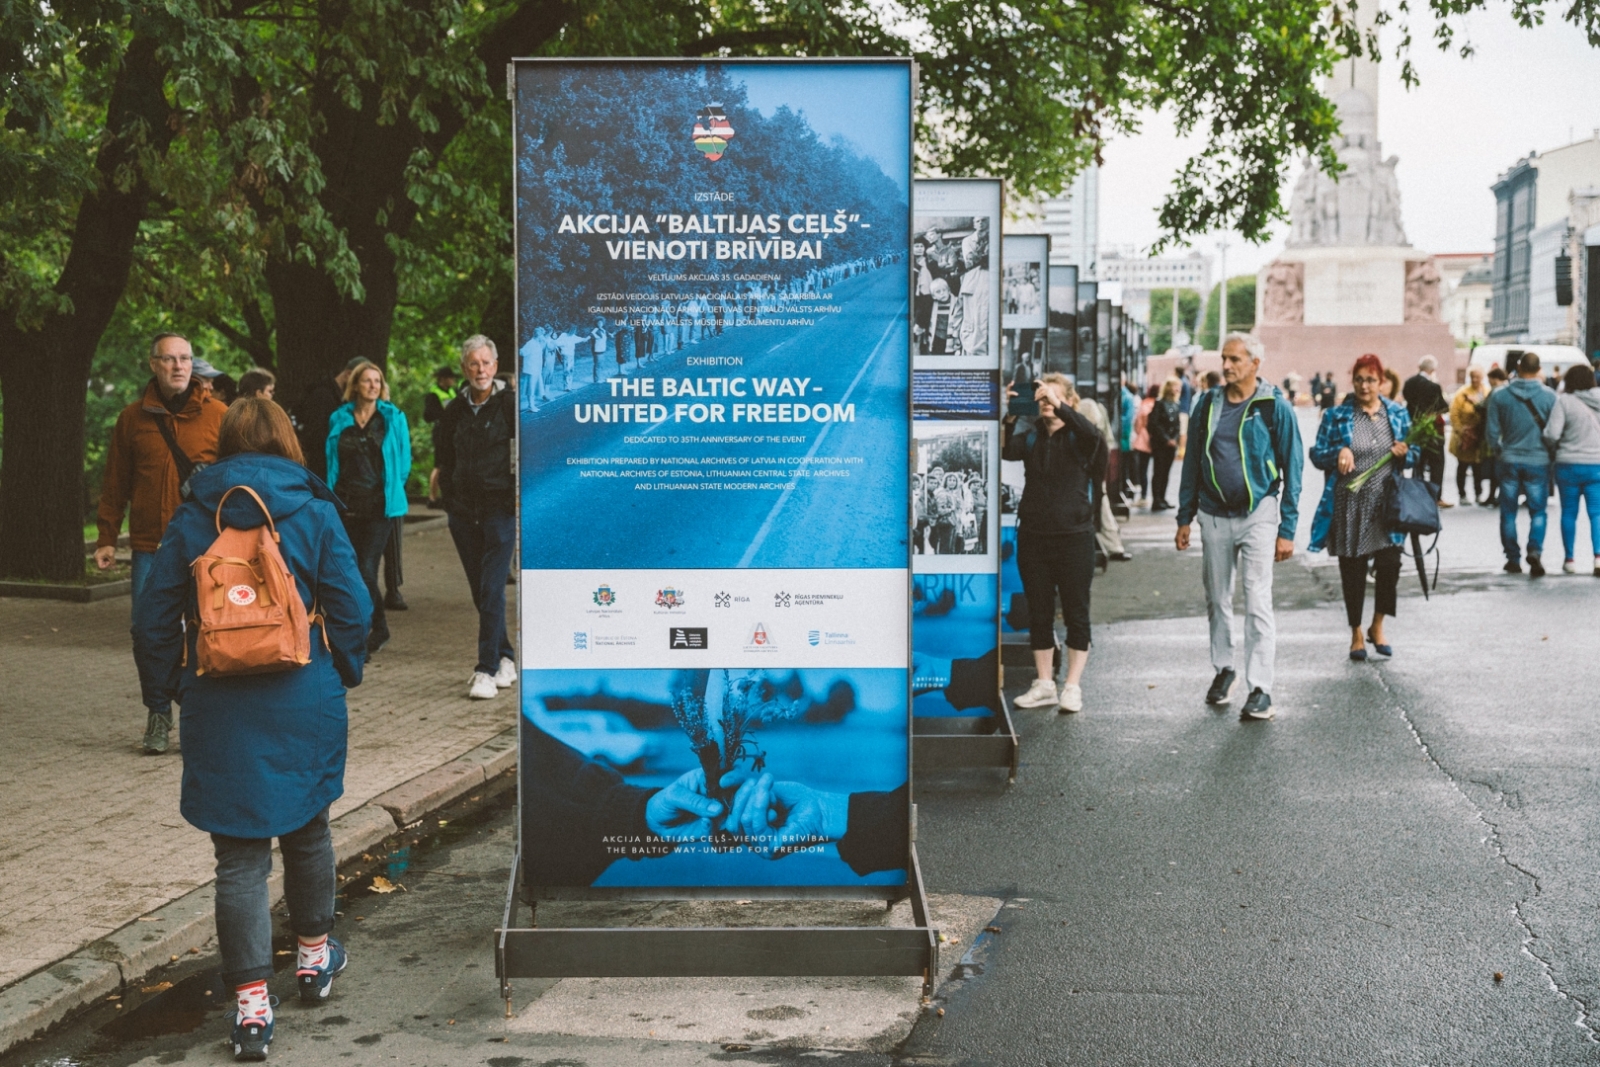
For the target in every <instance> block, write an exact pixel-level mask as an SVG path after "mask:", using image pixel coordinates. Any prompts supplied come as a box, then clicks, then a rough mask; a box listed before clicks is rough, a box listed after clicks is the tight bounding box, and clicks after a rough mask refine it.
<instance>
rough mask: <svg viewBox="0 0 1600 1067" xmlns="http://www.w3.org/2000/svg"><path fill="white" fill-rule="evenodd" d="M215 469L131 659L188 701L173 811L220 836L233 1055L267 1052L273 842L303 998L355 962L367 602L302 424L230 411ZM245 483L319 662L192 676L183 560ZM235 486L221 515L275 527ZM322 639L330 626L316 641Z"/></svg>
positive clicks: (184, 524)
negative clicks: (355, 709)
mask: <svg viewBox="0 0 1600 1067" xmlns="http://www.w3.org/2000/svg"><path fill="white" fill-rule="evenodd" d="M217 454H218V456H219V459H218V461H217V462H216V463H214V464H212V465H211V466H209V467H207V468H205V469H204V470H202V471H199V472H197V473H196V474H195V475H194V478H193V480H192V482H191V483H190V484H191V486H192V488H193V498H192V499H190V500H188V501H186V502H184V503H183V504H182V505H181V506H179V508H178V510H177V511H176V512H175V513H174V514H173V516H172V523H171V525H169V526H168V527H167V529H166V533H165V534H164V535H163V536H162V540H161V547H160V549H159V550H158V551H157V552H156V558H155V562H154V564H153V569H152V573H151V575H150V579H149V585H148V586H147V592H146V595H145V596H144V597H143V598H142V599H141V600H140V601H139V603H138V604H136V605H135V606H134V619H133V633H134V655H135V657H136V658H137V659H138V660H139V663H140V666H141V668H142V669H146V670H148V672H149V677H150V678H152V679H154V680H155V683H156V684H157V685H158V686H159V687H160V688H161V689H162V691H163V692H164V693H165V694H167V695H168V696H169V697H170V698H171V699H172V700H173V701H174V702H176V703H177V704H179V705H180V706H181V714H180V718H179V729H180V731H181V749H182V754H183V786H182V794H181V800H180V803H179V811H180V812H181V813H182V815H183V817H184V819H185V820H187V821H188V822H189V823H191V824H192V825H194V826H196V827H198V828H199V829H201V830H204V831H205V832H207V833H209V834H210V835H211V840H212V844H213V847H214V849H215V851H216V856H217V886H216V917H217V944H218V947H219V949H220V950H221V953H222V979H223V981H224V982H226V983H228V985H229V986H230V987H231V988H232V989H234V990H235V993H236V996H237V1000H238V1011H237V1014H236V1015H235V1017H234V1018H235V1022H234V1028H233V1035H232V1043H233V1047H234V1055H235V1057H236V1058H238V1059H254V1060H259V1059H264V1058H265V1057H266V1052H267V1046H268V1045H270V1043H271V1041H272V1032H273V1016H272V1006H271V1001H270V1000H269V998H268V996H267V979H268V978H270V977H271V975H272V916H271V913H270V911H269V908H268V905H269V897H268V891H267V878H268V876H269V875H270V874H271V871H272V839H273V838H274V837H276V838H277V839H278V842H279V845H280V847H281V848H282V851H283V865H284V898H285V900H286V901H287V903H288V905H289V918H290V925H291V926H292V928H293V929H294V932H295V935H296V937H297V938H298V941H299V953H298V959H297V961H296V963H297V967H296V972H297V981H298V984H299V989H300V996H301V998H302V999H306V1000H312V1001H318V1000H321V999H322V998H324V997H326V996H327V994H328V989H329V988H330V987H331V985H332V982H333V976H334V975H335V974H337V973H338V972H339V971H340V970H342V969H343V968H344V965H345V962H346V956H345V953H344V949H343V947H342V946H341V945H340V944H339V943H338V941H336V940H334V939H333V938H331V937H329V936H328V934H329V931H331V930H332V929H333V919H334V912H333V905H334V892H335V882H334V856H333V841H332V838H331V836H330V834H329V830H328V806H329V805H330V804H332V803H333V801H334V800H336V799H338V797H339V796H340V795H341V794H342V793H343V792H344V765H345V749H346V745H347V740H346V737H347V729H348V720H347V716H346V709H345V690H346V689H347V688H353V687H355V686H357V685H360V684H361V672H362V666H363V664H364V663H365V661H366V655H367V621H368V619H370V618H371V617H372V603H371V600H370V598H369V595H368V593H367V588H366V585H365V583H364V582H363V581H362V576H361V573H360V571H359V569H358V568H357V565H356V557H355V552H354V551H353V550H352V549H351V547H350V539H349V537H348V536H346V534H345V531H344V526H343V524H342V523H341V522H340V520H339V510H340V509H339V502H338V499H337V498H336V497H335V496H334V495H333V493H332V492H330V491H329V489H328V487H327V486H326V485H324V484H323V483H322V481H321V479H319V478H318V477H317V476H316V475H314V474H312V473H311V472H310V471H308V470H307V469H306V468H305V467H304V466H303V465H302V462H301V452H300V445H299V443H298V442H297V441H296V439H295V433H294V427H293V426H292V425H291V424H290V422H289V416H288V415H286V414H285V413H284V411H283V409H282V408H280V407H278V405H277V404H275V403H273V402H272V401H270V400H263V399H259V398H249V399H244V400H240V401H238V402H237V403H235V404H234V405H233V406H232V407H230V408H229V409H228V413H227V415H226V416H225V417H224V418H223V421H222V428H221V431H220V434H219V439H218V445H217ZM237 485H246V486H249V487H250V488H251V489H253V490H254V491H255V492H256V493H257V494H258V495H259V496H260V497H261V499H262V501H263V502H264V503H265V504H266V507H267V510H268V511H269V512H270V513H271V518H272V522H273V524H274V526H275V528H276V530H277V533H278V537H279V541H278V548H279V550H280V551H281V552H282V554H283V559H284V562H285V564H286V565H287V566H288V568H289V571H290V572H291V573H292V574H293V576H294V579H295V585H296V587H297V588H298V591H299V593H300V598H301V600H302V601H304V603H305V605H306V610H307V614H308V615H309V614H311V613H312V612H313V610H315V611H317V612H320V615H321V619H320V622H317V623H313V625H312V635H311V662H310V663H308V664H306V665H305V666H303V667H298V668H293V669H290V670H286V671H279V672H275V673H271V674H254V675H242V676H241V675H230V676H224V677H218V676H216V675H199V674H196V672H195V666H196V662H197V659H196V654H195V648H194V646H195V636H196V633H197V627H195V626H192V625H191V626H187V627H186V626H185V619H186V618H190V619H192V618H195V617H196V616H197V613H198V607H197V605H196V603H195V591H194V581H193V579H192V577H191V574H190V567H191V566H192V564H193V563H194V561H195V560H196V559H197V558H199V557H200V556H202V555H204V554H205V552H206V550H207V549H208V548H210V546H211V543H212V542H213V541H214V540H215V539H216V537H217V529H218V526H217V523H218V521H219V516H218V515H217V512H216V509H217V506H218V504H219V502H220V501H221V500H222V498H223V495H224V494H225V493H226V492H227V491H228V490H229V489H230V488H232V487H234V486H237ZM266 518H267V517H266V516H264V515H263V514H262V513H261V508H260V506H258V505H257V504H256V502H255V501H254V500H252V499H251V498H250V497H249V496H248V495H247V494H244V493H234V494H233V495H232V496H231V497H229V498H228V500H227V503H226V505H225V506H224V507H223V508H222V514H221V516H220V521H221V522H222V523H224V524H225V525H227V526H231V527H235V528H239V529H253V528H256V527H259V526H261V525H262V524H263V523H264V522H265V521H266ZM318 630H320V631H321V632H320V633H319V632H317V631H318Z"/></svg>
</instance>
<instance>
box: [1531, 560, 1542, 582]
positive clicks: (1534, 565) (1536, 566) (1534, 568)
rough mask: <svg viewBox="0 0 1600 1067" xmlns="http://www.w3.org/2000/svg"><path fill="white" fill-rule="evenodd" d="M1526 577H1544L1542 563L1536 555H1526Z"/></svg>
mask: <svg viewBox="0 0 1600 1067" xmlns="http://www.w3.org/2000/svg"><path fill="white" fill-rule="evenodd" d="M1528 577H1529V578H1543V577H1544V563H1543V562H1541V561H1540V559H1539V557H1538V556H1529V557H1528Z"/></svg>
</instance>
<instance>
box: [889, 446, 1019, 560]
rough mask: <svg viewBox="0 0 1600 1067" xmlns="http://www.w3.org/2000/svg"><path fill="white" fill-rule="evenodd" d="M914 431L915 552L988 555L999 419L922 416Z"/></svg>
mask: <svg viewBox="0 0 1600 1067" xmlns="http://www.w3.org/2000/svg"><path fill="white" fill-rule="evenodd" d="M916 435H917V436H916V441H915V445H916V457H917V466H916V470H915V471H914V472H913V473H912V476H911V506H912V515H913V519H912V521H913V528H912V536H911V546H912V547H911V551H912V554H913V555H914V556H919V557H929V556H955V557H969V558H972V559H975V560H981V559H983V558H985V557H989V556H990V554H991V553H992V552H993V545H994V538H995V534H994V525H995V509H996V507H997V505H998V501H997V500H996V499H995V495H996V494H995V491H994V490H995V485H994V483H993V482H992V481H991V479H992V477H993V474H994V470H993V463H994V446H995V443H996V437H997V434H996V427H995V424H994V423H989V422H927V421H919V422H918V423H917V428H916ZM930 562H931V561H930ZM940 569H941V570H949V569H952V568H950V567H944V566H941V568H940Z"/></svg>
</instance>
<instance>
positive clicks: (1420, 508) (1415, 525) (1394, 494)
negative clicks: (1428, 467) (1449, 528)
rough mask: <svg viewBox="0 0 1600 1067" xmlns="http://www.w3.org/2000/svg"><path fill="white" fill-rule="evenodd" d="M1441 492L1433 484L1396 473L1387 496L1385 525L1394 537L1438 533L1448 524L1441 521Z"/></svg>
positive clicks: (1388, 488)
mask: <svg viewBox="0 0 1600 1067" xmlns="http://www.w3.org/2000/svg"><path fill="white" fill-rule="evenodd" d="M1437 492H1438V490H1437V489H1435V488H1434V486H1433V483H1432V482H1427V481H1423V480H1422V479H1420V478H1416V477H1411V478H1407V477H1406V476H1405V475H1403V474H1401V473H1400V472H1399V471H1398V470H1397V471H1395V473H1394V477H1393V478H1390V479H1389V485H1388V487H1387V488H1386V489H1384V492H1383V518H1384V524H1385V525H1386V526H1388V528H1389V530H1390V531H1391V532H1393V533H1402V534H1436V533H1438V532H1439V531H1440V530H1441V529H1442V528H1443V525H1444V524H1443V523H1441V522H1440V521H1439V498H1438V497H1437V496H1435V495H1434V494H1435V493H1437Z"/></svg>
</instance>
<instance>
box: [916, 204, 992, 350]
mask: <svg viewBox="0 0 1600 1067" xmlns="http://www.w3.org/2000/svg"><path fill="white" fill-rule="evenodd" d="M914 228H915V230H916V235H915V236H914V237H913V238H912V241H911V256H912V261H913V263H914V264H915V268H916V275H917V279H916V286H917V288H916V301H915V316H914V320H915V325H914V326H913V331H912V332H913V335H914V337H915V338H916V344H917V354H918V355H922V356H986V355H988V354H989V323H990V308H989V301H990V295H989V289H990V281H989V220H988V219H987V218H982V217H976V218H975V217H972V216H948V217H946V216H929V217H925V216H920V215H919V216H918V217H917V220H916V224H915V227H914Z"/></svg>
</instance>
